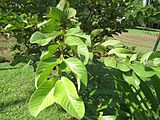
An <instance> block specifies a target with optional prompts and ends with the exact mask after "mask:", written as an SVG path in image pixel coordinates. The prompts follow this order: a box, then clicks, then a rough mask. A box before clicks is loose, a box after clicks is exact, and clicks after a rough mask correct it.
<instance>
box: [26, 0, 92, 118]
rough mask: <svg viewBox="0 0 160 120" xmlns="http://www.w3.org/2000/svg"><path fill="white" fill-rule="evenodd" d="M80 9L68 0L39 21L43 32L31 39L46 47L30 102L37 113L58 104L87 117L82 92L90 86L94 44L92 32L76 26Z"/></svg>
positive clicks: (37, 33)
mask: <svg viewBox="0 0 160 120" xmlns="http://www.w3.org/2000/svg"><path fill="white" fill-rule="evenodd" d="M75 15H76V10H75V9H73V8H71V7H70V6H69V3H68V2H67V1H66V0H61V1H60V2H59V4H58V5H57V6H56V7H52V8H50V12H49V14H48V15H47V16H46V18H48V19H47V20H45V21H44V22H42V23H40V24H38V27H40V31H36V32H35V33H33V34H32V36H31V38H30V42H31V43H33V44H38V45H40V46H42V54H41V58H40V61H39V63H38V67H37V70H36V75H35V86H36V91H35V92H34V93H33V95H32V97H31V98H30V101H29V110H30V113H31V114H32V115H33V116H35V117H36V116H37V115H38V114H39V112H41V111H42V110H43V109H45V108H46V107H48V106H50V105H52V104H53V103H57V104H59V105H60V106H62V107H63V108H64V109H65V110H66V111H67V112H68V113H69V114H71V115H72V116H74V117H75V118H77V119H81V118H83V116H84V114H85V106H84V102H83V100H82V99H81V98H80V96H79V95H78V93H80V92H81V91H83V90H84V89H85V87H86V86H87V82H88V75H87V70H86V67H85V65H86V64H87V63H88V61H89V58H90V53H89V50H88V47H89V46H90V45H91V39H90V36H89V35H86V34H85V33H83V31H82V30H81V29H80V28H79V27H78V26H77V27H73V26H75V25H74V23H75V21H74V18H75Z"/></svg>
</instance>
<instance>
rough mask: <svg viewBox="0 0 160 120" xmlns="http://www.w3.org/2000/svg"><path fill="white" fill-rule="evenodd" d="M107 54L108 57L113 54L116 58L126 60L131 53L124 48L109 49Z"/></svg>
mask: <svg viewBox="0 0 160 120" xmlns="http://www.w3.org/2000/svg"><path fill="white" fill-rule="evenodd" d="M108 54H109V55H111V54H115V55H117V56H118V57H121V58H127V57H128V56H131V55H132V52H131V51H129V50H128V49H126V48H115V49H111V50H110V51H109V52H108Z"/></svg>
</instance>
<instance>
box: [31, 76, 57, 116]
mask: <svg viewBox="0 0 160 120" xmlns="http://www.w3.org/2000/svg"><path fill="white" fill-rule="evenodd" d="M56 81H57V79H56V78H52V79H50V80H47V81H45V82H44V83H42V84H41V85H40V86H39V87H38V89H37V90H36V91H35V92H34V93H33V95H32V96H31V98H30V101H29V111H30V113H31V115H33V116H35V117H36V116H37V115H38V114H39V113H40V112H41V111H42V110H43V109H45V108H46V107H48V106H50V105H52V104H53V103H54V102H55V100H54V97H53V94H54V88H55V87H54V86H55V83H56Z"/></svg>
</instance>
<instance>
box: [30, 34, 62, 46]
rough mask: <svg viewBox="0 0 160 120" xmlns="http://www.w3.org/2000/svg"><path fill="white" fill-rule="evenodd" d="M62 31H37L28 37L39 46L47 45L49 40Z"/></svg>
mask: <svg viewBox="0 0 160 120" xmlns="http://www.w3.org/2000/svg"><path fill="white" fill-rule="evenodd" d="M63 34H64V33H63V32H62V31H54V32H52V33H48V34H44V33H41V32H39V31H37V32H35V33H33V34H32V36H31V38H30V42H31V43H37V44H39V45H41V46H45V45H47V44H48V43H49V42H50V41H51V40H54V39H55V38H56V37H57V36H59V35H63Z"/></svg>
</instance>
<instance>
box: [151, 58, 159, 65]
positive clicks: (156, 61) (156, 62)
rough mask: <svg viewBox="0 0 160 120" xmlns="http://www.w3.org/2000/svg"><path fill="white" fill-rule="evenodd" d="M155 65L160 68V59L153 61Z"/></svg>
mask: <svg viewBox="0 0 160 120" xmlns="http://www.w3.org/2000/svg"><path fill="white" fill-rule="evenodd" d="M153 63H154V65H155V66H160V58H155V59H154V60H153Z"/></svg>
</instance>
